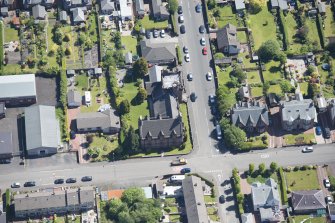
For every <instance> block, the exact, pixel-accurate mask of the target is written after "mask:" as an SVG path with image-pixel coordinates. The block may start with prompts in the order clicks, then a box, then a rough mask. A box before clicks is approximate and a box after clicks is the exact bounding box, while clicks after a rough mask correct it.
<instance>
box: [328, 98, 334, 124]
mask: <svg viewBox="0 0 335 223" xmlns="http://www.w3.org/2000/svg"><path fill="white" fill-rule="evenodd" d="M328 103H329V106H328V110H329V115H330V117H331V119H332V120H334V119H335V99H330V100H329V102H328Z"/></svg>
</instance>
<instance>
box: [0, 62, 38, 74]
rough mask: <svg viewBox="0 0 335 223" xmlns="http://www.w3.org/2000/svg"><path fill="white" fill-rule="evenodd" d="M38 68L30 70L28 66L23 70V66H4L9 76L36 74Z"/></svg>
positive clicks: (4, 70)
mask: <svg viewBox="0 0 335 223" xmlns="http://www.w3.org/2000/svg"><path fill="white" fill-rule="evenodd" d="M36 71H37V68H33V69H30V68H29V67H28V66H26V68H25V69H23V70H22V69H21V66H20V65H19V64H7V65H4V66H3V72H4V73H7V74H20V73H21V74H23V73H29V74H30V73H31V74H32V73H36Z"/></svg>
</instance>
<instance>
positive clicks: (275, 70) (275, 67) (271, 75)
mask: <svg viewBox="0 0 335 223" xmlns="http://www.w3.org/2000/svg"><path fill="white" fill-rule="evenodd" d="M265 68H266V71H263V77H264V81H271V80H280V79H282V74H281V71H282V69H281V68H280V62H279V61H273V60H272V61H270V62H268V63H266V64H265Z"/></svg>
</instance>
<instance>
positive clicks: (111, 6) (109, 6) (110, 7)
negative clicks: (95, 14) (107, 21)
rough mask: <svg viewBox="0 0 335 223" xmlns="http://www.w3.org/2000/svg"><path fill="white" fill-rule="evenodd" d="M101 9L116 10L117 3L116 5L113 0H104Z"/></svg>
mask: <svg viewBox="0 0 335 223" xmlns="http://www.w3.org/2000/svg"><path fill="white" fill-rule="evenodd" d="M100 5H101V10H108V11H109V10H112V11H114V9H115V5H114V2H113V1H111V0H102V1H101V3H100Z"/></svg>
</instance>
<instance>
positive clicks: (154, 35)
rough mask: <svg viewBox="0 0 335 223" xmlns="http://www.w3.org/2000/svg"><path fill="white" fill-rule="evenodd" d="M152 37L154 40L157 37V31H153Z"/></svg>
mask: <svg viewBox="0 0 335 223" xmlns="http://www.w3.org/2000/svg"><path fill="white" fill-rule="evenodd" d="M153 37H154V38H157V37H158V31H157V30H156V29H155V30H154V31H153Z"/></svg>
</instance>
